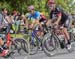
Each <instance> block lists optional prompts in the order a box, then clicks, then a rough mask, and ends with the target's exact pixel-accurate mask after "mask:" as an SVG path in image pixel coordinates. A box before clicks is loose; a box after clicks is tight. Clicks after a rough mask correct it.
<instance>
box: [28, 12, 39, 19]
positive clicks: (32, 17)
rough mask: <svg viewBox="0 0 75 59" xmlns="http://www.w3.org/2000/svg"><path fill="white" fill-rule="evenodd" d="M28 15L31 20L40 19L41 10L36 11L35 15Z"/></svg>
mask: <svg viewBox="0 0 75 59" xmlns="http://www.w3.org/2000/svg"><path fill="white" fill-rule="evenodd" d="M27 17H28V19H29V20H31V19H35V20H36V19H40V12H38V11H35V12H34V14H33V15H32V14H29V15H28V16H27Z"/></svg>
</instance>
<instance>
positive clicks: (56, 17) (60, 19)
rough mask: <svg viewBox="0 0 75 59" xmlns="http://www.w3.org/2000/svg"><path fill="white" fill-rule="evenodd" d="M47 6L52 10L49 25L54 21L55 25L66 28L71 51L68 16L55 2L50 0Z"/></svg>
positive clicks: (68, 46) (68, 47) (68, 45)
mask: <svg viewBox="0 0 75 59" xmlns="http://www.w3.org/2000/svg"><path fill="white" fill-rule="evenodd" d="M47 5H48V7H49V9H50V19H52V20H49V21H48V23H49V22H50V23H51V21H52V22H54V24H55V25H60V26H64V28H63V31H64V33H65V35H66V37H67V49H71V44H70V36H69V33H68V31H67V28H68V25H69V20H68V15H66V14H65V13H64V11H62V10H61V9H60V8H59V7H57V6H56V4H55V2H54V1H50V0H49V1H48V3H47Z"/></svg>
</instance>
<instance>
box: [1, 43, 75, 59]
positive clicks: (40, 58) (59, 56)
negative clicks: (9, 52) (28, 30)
mask: <svg viewBox="0 0 75 59" xmlns="http://www.w3.org/2000/svg"><path fill="white" fill-rule="evenodd" d="M72 47H73V48H72V49H73V50H74V51H72V52H71V53H68V51H67V50H66V49H58V51H57V53H56V55H55V56H53V57H48V56H47V55H46V54H45V53H44V52H43V51H41V50H39V51H38V53H37V54H35V55H27V54H25V53H24V52H23V51H22V53H24V54H23V55H19V54H17V53H16V54H15V55H14V58H15V59H75V43H74V44H73V45H72ZM0 59H4V58H0ZM7 59H11V58H7Z"/></svg>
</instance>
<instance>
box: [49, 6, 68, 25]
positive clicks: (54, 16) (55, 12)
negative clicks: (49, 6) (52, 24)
mask: <svg viewBox="0 0 75 59" xmlns="http://www.w3.org/2000/svg"><path fill="white" fill-rule="evenodd" d="M59 16H61V21H60V22H61V24H64V23H65V21H66V20H67V19H68V15H67V14H65V13H64V12H63V10H61V9H60V8H59V7H56V8H55V10H52V11H51V13H50V18H51V19H52V20H56V19H57V18H58V17H59Z"/></svg>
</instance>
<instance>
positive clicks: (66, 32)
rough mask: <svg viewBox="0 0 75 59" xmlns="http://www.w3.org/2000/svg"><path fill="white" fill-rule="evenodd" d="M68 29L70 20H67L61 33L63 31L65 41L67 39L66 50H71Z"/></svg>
mask: <svg viewBox="0 0 75 59" xmlns="http://www.w3.org/2000/svg"><path fill="white" fill-rule="evenodd" d="M69 28H70V20H69V19H67V20H66V21H65V23H64V28H63V31H64V34H65V36H66V39H67V48H68V49H71V45H70V44H71V43H70V35H69V33H68V29H69Z"/></svg>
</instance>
